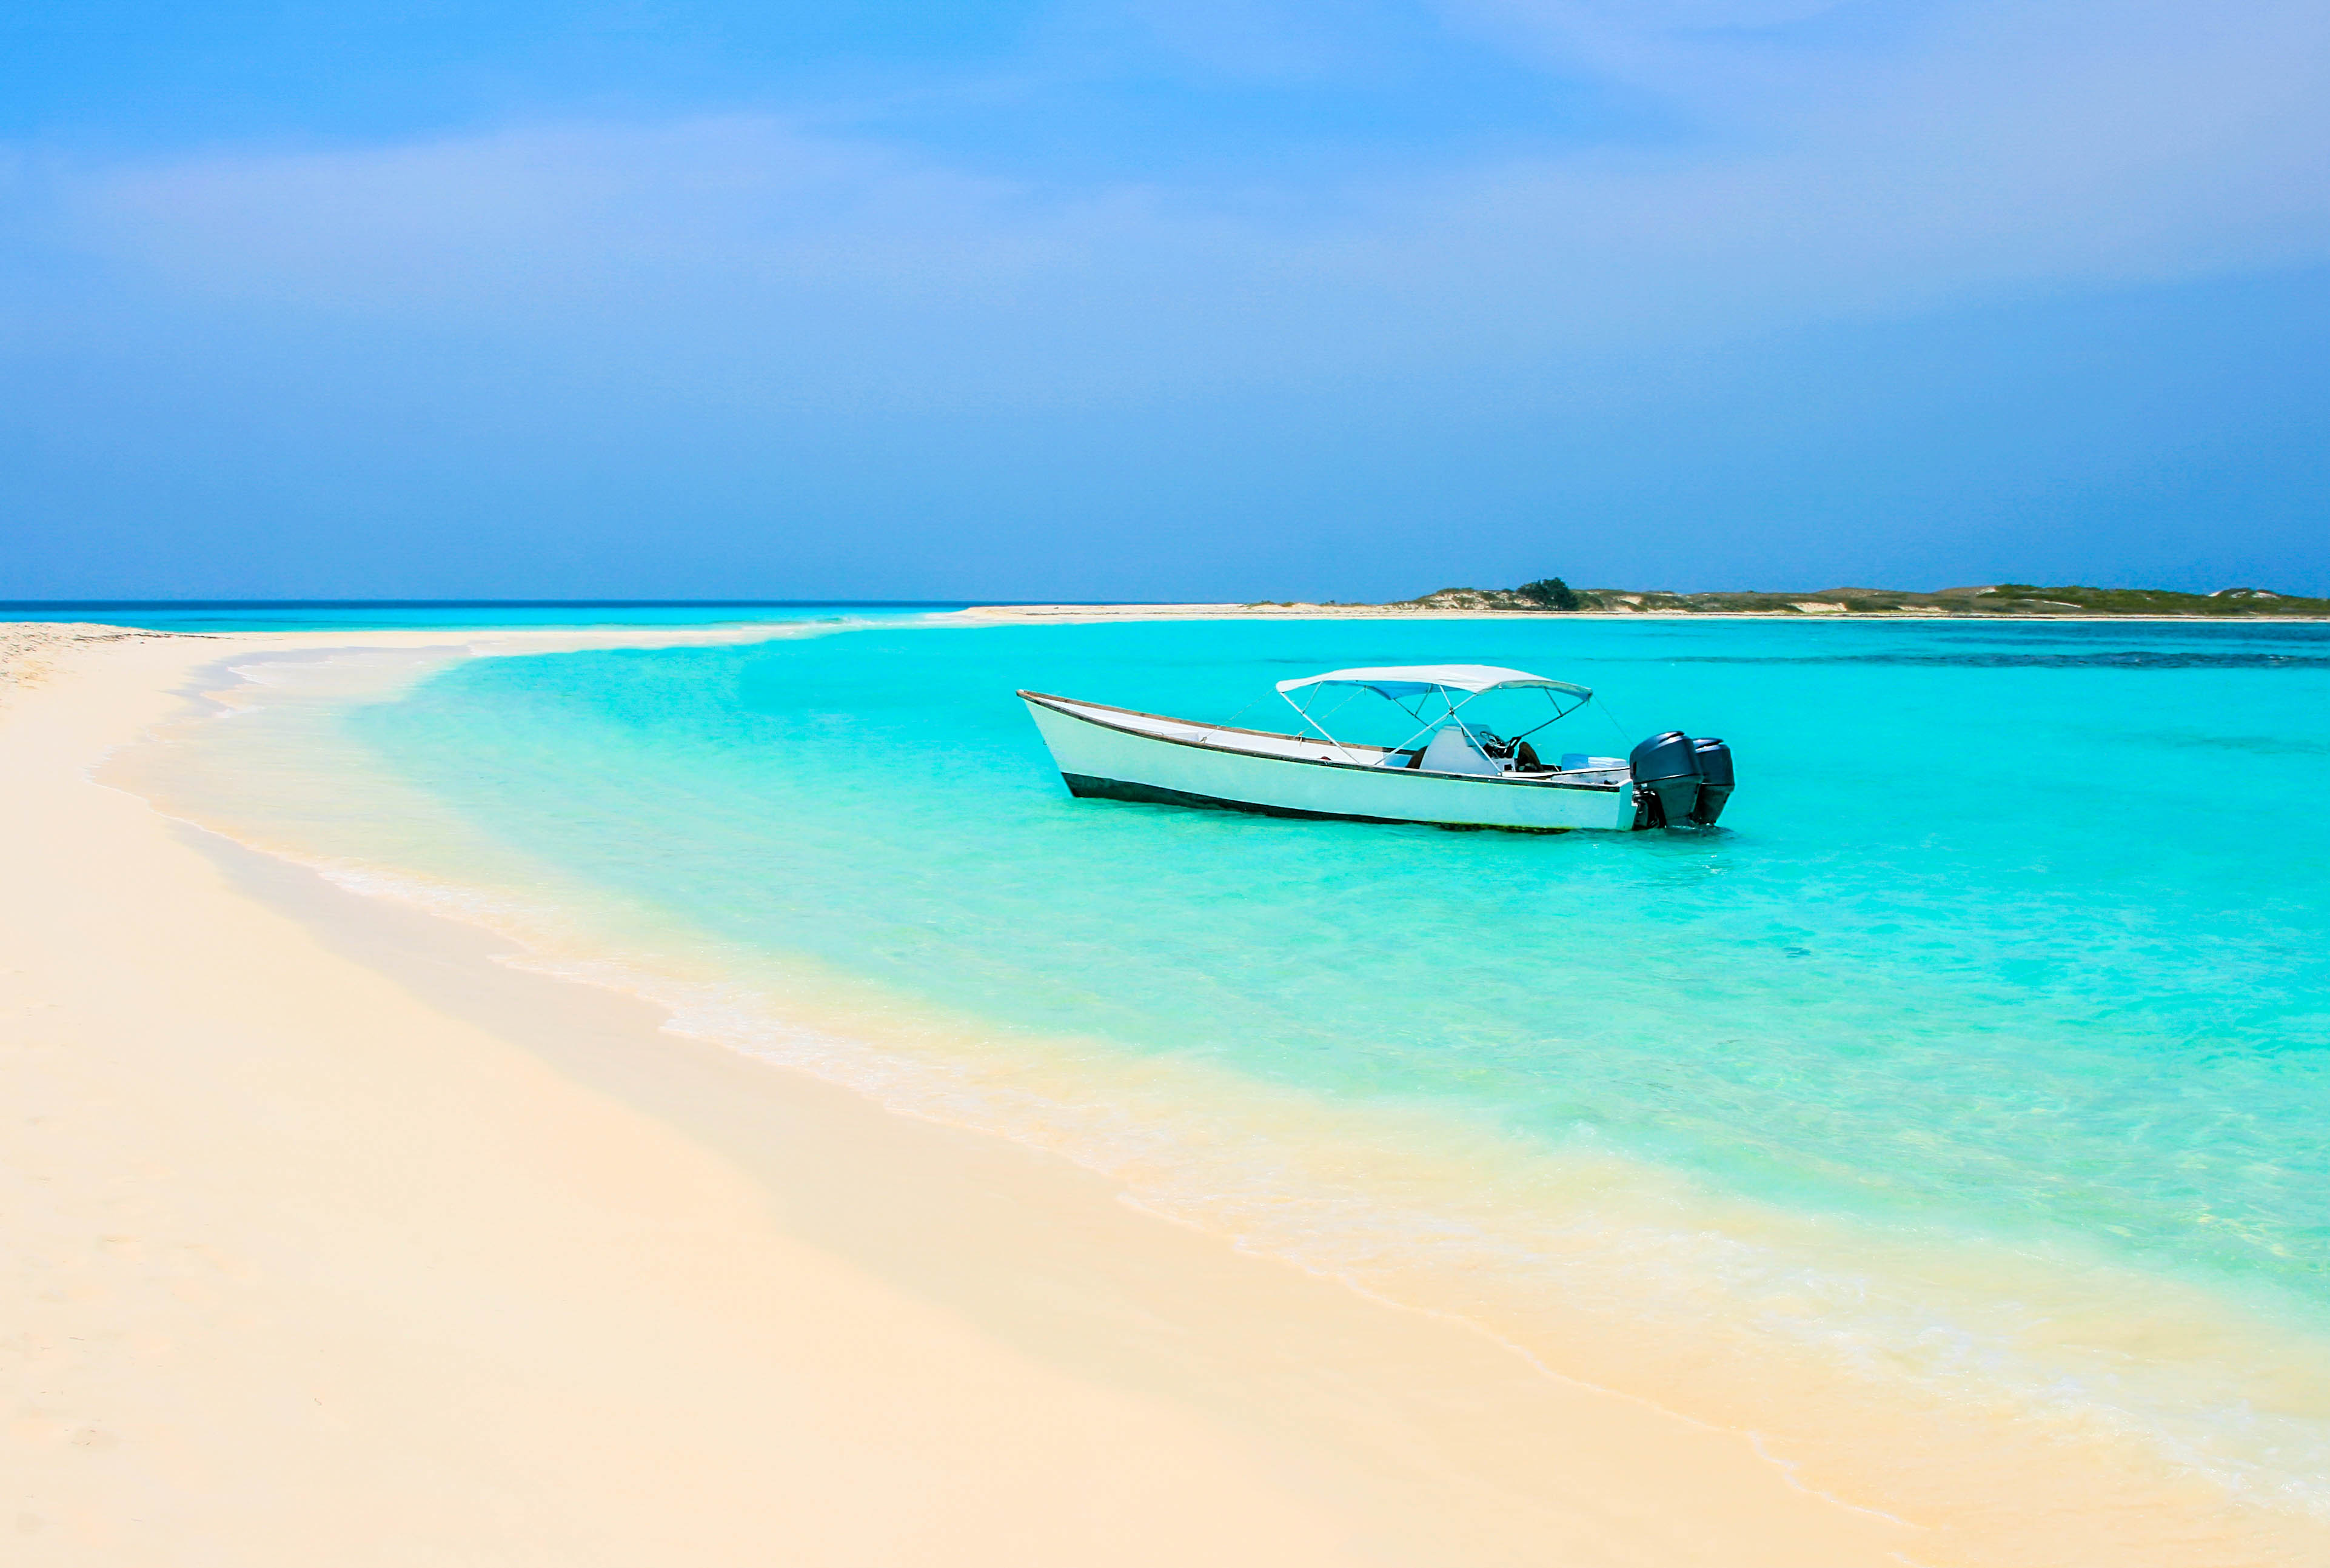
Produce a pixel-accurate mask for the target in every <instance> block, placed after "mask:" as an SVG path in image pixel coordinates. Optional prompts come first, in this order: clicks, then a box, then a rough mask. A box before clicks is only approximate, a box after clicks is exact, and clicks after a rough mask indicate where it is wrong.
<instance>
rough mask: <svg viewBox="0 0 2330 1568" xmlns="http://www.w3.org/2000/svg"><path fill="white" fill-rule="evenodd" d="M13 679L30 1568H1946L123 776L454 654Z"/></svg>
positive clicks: (67, 667)
mask: <svg viewBox="0 0 2330 1568" xmlns="http://www.w3.org/2000/svg"><path fill="white" fill-rule="evenodd" d="M7 630H8V632H9V640H8V641H6V642H5V644H0V646H5V649H6V651H7V657H8V659H9V660H10V664H11V668H12V670H14V671H15V672H17V673H18V674H19V675H21V676H22V677H23V679H18V680H15V681H14V682H12V683H11V684H10V685H8V686H7V687H5V688H0V821H5V824H6V825H5V832H0V889H5V897H0V952H5V957H0V986H5V1002H0V1018H5V1024H0V1062H5V1084H4V1085H0V1101H5V1104H6V1106H7V1107H9V1112H10V1114H9V1115H8V1116H7V1117H5V1121H0V1128H5V1130H0V1167H5V1179H6V1182H7V1190H8V1202H7V1203H6V1205H5V1228H6V1234H5V1248H0V1252H5V1258H6V1259H7V1264H6V1267H7V1269H8V1286H9V1290H8V1298H9V1301H10V1304H11V1307H12V1312H11V1322H10V1327H9V1335H8V1345H9V1347H10V1350H11V1354H10V1355H9V1357H8V1360H7V1364H6V1373H5V1382H6V1386H5V1401H6V1405H7V1420H6V1422H5V1430H6V1439H5V1442H6V1447H5V1454H6V1464H5V1487H6V1491H7V1497H6V1499H5V1504H6V1508H5V1511H6V1514H7V1516H8V1517H7V1519H6V1521H5V1524H0V1534H5V1538H6V1539H7V1540H8V1541H9V1542H10V1544H11V1546H12V1551H11V1553H10V1554H9V1561H11V1562H13V1563H25V1564H28V1565H42V1568H45V1565H49V1564H99V1563H103V1564H109V1565H115V1564H181V1563H183V1564H232V1565H235V1568H244V1565H260V1564H270V1563H284V1564H293V1563H296V1564H301V1565H303V1568H304V1565H311V1564H316V1563H395V1564H405V1563H415V1564H417V1563H430V1564H457V1563H458V1564H469V1563H479V1564H483V1563H497V1564H504V1563H507V1564H517V1563H542V1564H560V1565H562V1568H569V1565H575V1564H584V1563H608V1564H615V1563H625V1564H638V1563H704V1564H726V1563H738V1564H741V1563H767V1562H783V1563H792V1564H825V1563H834V1564H844V1563H847V1564H876V1563H949V1564H953V1563H1012V1564H1018V1565H1026V1564H1045V1563H1052V1564H1094V1563H1174V1564H1189V1563H1271V1564H1286V1563H1402V1564H1412V1563H1447V1564H1488V1563H1563V1564H1580V1565H1584V1564H1601V1563H1611V1564H1617V1563H1639V1564H1659V1565H1661V1568H1678V1565H1683V1564H1702V1563H1703V1564H1757V1563H1768V1564H1773V1565H1775V1568H1783V1565H1785V1568H1814V1565H1822V1564H1840V1565H1842V1564H1871V1565H1875V1564H1886V1563H1903V1562H1913V1561H1937V1559H1934V1558H1931V1557H1928V1556H1925V1555H1921V1548H1920V1545H1919V1543H1920V1540H1921V1538H1926V1533H1925V1532H1924V1531H1921V1530H1920V1529H1919V1528H1918V1527H1917V1526H1916V1525H1909V1524H1904V1523H1902V1522H1899V1521H1893V1520H1889V1519H1887V1518H1884V1517H1881V1516H1876V1515H1874V1514H1871V1513H1870V1512H1866V1511H1861V1510H1857V1509H1854V1508H1852V1507H1849V1506H1843V1505H1842V1504H1841V1503H1839V1502H1837V1501H1834V1500H1832V1499H1828V1498H1825V1497H1820V1496H1817V1495H1814V1494H1813V1493H1811V1492H1809V1491H1806V1490H1804V1489H1801V1488H1799V1487H1797V1486H1795V1484H1794V1483H1793V1482H1792V1480H1791V1478H1790V1477H1789V1475H1788V1473H1787V1472H1786V1471H1785V1469H1784V1468H1781V1467H1780V1466H1778V1465H1776V1464H1774V1463H1771V1462H1767V1461H1766V1459H1763V1458H1761V1457H1759V1455H1758V1453H1757V1449H1756V1447H1755V1445H1754V1443H1753V1441H1752V1440H1751V1439H1750V1437H1749V1436H1748V1434H1745V1433H1742V1432H1736V1431H1723V1430H1710V1429H1709V1428H1706V1427H1703V1426H1699V1425H1695V1424H1693V1423H1691V1422H1687V1421H1682V1420H1681V1419H1679V1418H1676V1417H1673V1416H1671V1415H1669V1414H1666V1413H1664V1412H1662V1411H1658V1410H1655V1409H1653V1408H1651V1407H1649V1406H1647V1405H1644V1404H1643V1403H1640V1402H1634V1401H1632V1400H1629V1399H1626V1398H1623V1397H1620V1396H1618V1395H1615V1394H1612V1393H1606V1392H1598V1391H1596V1390H1592V1389H1588V1388H1584V1387H1580V1386H1577V1385H1575V1384H1572V1383H1566V1382H1563V1381H1561V1380H1559V1379H1558V1378H1555V1377H1552V1376H1550V1375H1548V1374H1547V1373H1544V1372H1542V1371H1540V1370H1539V1369H1538V1368H1536V1367H1534V1366H1532V1365H1531V1364H1530V1363H1529V1362H1527V1361H1526V1360H1524V1359H1523V1358H1521V1357H1520V1356H1519V1355H1517V1354H1513V1353H1512V1352H1511V1351H1510V1350H1508V1349H1506V1348H1504V1347H1502V1346H1501V1345H1497V1344H1494V1343H1492V1342H1491V1341H1490V1340H1488V1339H1487V1338H1485V1337H1483V1336H1482V1335H1478V1334H1476V1333H1474V1332H1473V1331H1471V1330H1469V1329H1468V1328H1466V1327H1465V1326H1463V1325H1460V1324H1456V1323H1454V1322H1450V1321H1446V1320H1442V1319H1438V1318H1435V1317H1431V1316H1424V1315H1420V1314H1415V1313H1409V1312H1406V1311H1402V1310H1399V1309H1397V1308H1394V1307H1388V1306H1386V1305H1384V1304H1381V1303H1379V1302H1377V1301H1374V1300H1370V1299H1368V1298H1366V1297H1361V1296H1360V1295H1359V1294H1357V1293H1355V1292H1352V1291H1350V1290H1348V1289H1346V1288H1343V1287H1341V1286H1340V1285H1338V1284H1336V1283H1334V1282H1332V1281H1329V1280H1325V1279H1321V1278H1313V1277H1311V1276H1307V1275H1305V1274H1302V1273H1301V1272H1298V1271H1296V1270H1294V1269H1291V1268H1288V1267H1285V1266H1283V1265H1280V1264H1277V1263H1274V1262H1270V1261H1267V1260H1264V1259H1255V1258H1252V1257H1248V1256H1245V1255H1242V1254H1240V1253H1239V1252H1237V1251H1236V1250H1234V1249H1233V1248H1232V1247H1231V1246H1229V1245H1228V1244H1227V1242H1226V1241H1224V1240H1221V1239H1218V1238H1216V1237H1212V1236H1208V1235H1205V1234H1201V1233H1198V1232H1196V1231H1189V1230H1187V1229H1183V1228H1180V1227H1177V1226H1174V1225H1170V1224H1168V1223H1166V1222H1165V1221H1160V1220H1157V1219H1155V1218H1152V1217H1151V1216H1149V1215H1147V1214H1144V1213H1141V1212H1136V1211H1134V1210H1132V1208H1130V1207H1128V1206H1127V1205H1125V1204H1124V1203H1122V1202H1119V1201H1118V1195H1117V1193H1115V1192H1114V1191H1113V1188H1112V1187H1111V1186H1110V1184H1109V1183H1106V1182H1103V1181H1102V1180H1100V1179H1099V1178H1097V1177H1094V1176H1093V1175H1090V1174H1086V1173H1084V1172H1082V1171H1079V1170H1077V1169H1075V1168H1074V1167H1072V1166H1069V1165H1067V1164H1066V1163H1064V1162H1062V1161H1059V1160H1056V1159H1055V1158H1052V1157H1050V1156H1047V1155H1039V1154H1037V1153H1033V1152H1031V1151H1028V1150H1025V1149H1022V1148H1019V1147H1017V1146H1014V1145H1009V1144H1005V1143H1002V1142H1000V1141H998V1140H994V1139H990V1138H985V1137H980V1136H974V1135H971V1134H969V1133H964V1132H960V1131H957V1130H955V1129H952V1128H948V1127H944V1126H934V1125H932V1124H928V1123H925V1122H921V1121H914V1120H910V1119H907V1118H905V1117H898V1116H895V1115H892V1114H889V1113H887V1112H885V1111H883V1110H881V1109H879V1108H877V1107H874V1106H873V1105H871V1104H870V1103H869V1102H867V1101H865V1100H862V1099H859V1098H856V1097H854V1096H852V1095H850V1094H848V1093H847V1092H844V1091H842V1090H840V1089H838V1088H832V1087H829V1086H827V1085H824V1084H821V1083H819V1082H816V1081H814V1080H811V1079H808V1078H805V1077H802V1076H800V1075H798V1074H794V1073H791V1072H788V1071H784V1070H781V1069H775V1068H772V1067H769V1066H766V1065H764V1064H759V1063H754V1062H751V1061H748V1060H744V1059H742V1058H738V1057H732V1056H729V1055H726V1054H724V1053H722V1052H721V1051H719V1050H715V1049H713V1048H711V1047H707V1046H704V1045H700V1044H698V1043H696V1042H691V1041H686V1040H681V1039H677V1038H675V1037H673V1036H671V1035H668V1034H661V1033H658V1028H657V1026H658V1022H659V1020H658V1017H657V1016H656V1015H655V1014H654V1012H652V1011H650V1010H649V1008H647V1007H646V1006H644V1005H643V1004H638V1003H627V1002H624V1001H622V1000H620V999H619V998H615V997H612V996H611V995H610V994H608V993H601V992H598V991H594V990H588V989H585V988H582V987H580V986H575V985H572V984H566V983H564V982H560V981H555V980H551V979H547V978H544V977H540V976H535V975H529V974H522V973H517V972H515V971H513V970H511V969H509V968H508V967H507V966H504V965H497V964H495V963H494V962H492V956H493V954H494V952H495V951H496V942H495V939H493V938H490V937H488V936H485V935H484V934H482V933H479V932H477V931H473V930H470V929H469V928H466V927H458V926H453V925H450V924H448V923H446V922H444V921H441V920H439V919H437V918H435V917H428V916H423V915H421V914H419V913H417V912H414V911H412V910H410V909H406V908H402V907H399V906H396V905H393V904H390V903H386V902H384V901H381V900H376V899H366V898H358V897H356V896H355V895H352V894H349V893H346V892H344V891H341V890H338V889H334V888H332V887H330V886H328V885H327V884H326V883H325V882H323V881H322V880H321V879H318V878H317V877H316V876H314V875H313V874H312V873H310V872H308V871H306V870H299V869H298V868H295V867H291V866H289V865H287V864H284V863H281V862H278V861H273V860H266V859H264V858H262V857H260V856H258V855H255V854H253V853H251V852H250V851H243V850H241V849H239V848H237V847H235V846H232V845H229V844H226V843H224V842H223V841H218V840H216V839H214V838H213V837H212V836H210V835H207V834H204V833H202V832H197V831H195V830H193V829H191V828H188V827H185V826H184V825H182V824H178V823H175V822H169V821H167V820H165V819H164V818H162V817H161V816H159V815H157V814H156V813H155V812H154V811H153V810H152V809H150V808H149V807H148V806H147V804H146V803H144V802H143V801H141V800H139V799H137V798H136V797H134V796H132V795H130V794H125V793H122V792H120V791H118V790H116V789H112V788H108V787H105V786H103V785H100V784H96V783H94V782H92V781H91V779H90V768H91V766H92V765H93V764H95V763H96V762H98V761H99V759H100V758H102V757H103V756H104V755H106V753H107V752H108V751H109V749H110V748H113V747H116V746H120V745H121V744H123V743H124V742H126V741H128V740H130V739H131V738H133V737H134V736H137V734H138V733H139V732H140V731H141V730H142V729H143V728H144V727H147V726H148V725H150V724H152V723H154V722H156V720H159V719H162V718H164V717H167V716H169V715H172V714H173V713H175V712H178V711H181V710H182V709H183V708H184V706H185V698H184V697H183V696H182V695H180V694H181V693H182V692H184V691H185V690H186V689H188V687H189V684H190V683H191V682H194V681H195V680H196V679H197V676H198V673H199V672H200V671H202V670H204V669H205V668H206V667H210V666H213V665H216V664H217V663H218V662H219V661H220V660H223V659H224V658H227V657H230V656H232V655H234V654H236V653H239V652H242V651H248V650H251V649H257V648H281V647H295V646H302V645H307V646H333V645H349V644H355V643H365V644H368V645H385V644H405V645H414V644H426V643H430V642H432V641H433V642H445V641H465V640H466V639H464V638H462V637H461V636H460V635H459V634H455V633H418V632H399V633H382V634H377V635H369V634H341V633H330V634H324V633H302V634H296V635H295V634H279V635H273V636H268V635H256V634H252V635H242V634H238V635H236V636H233V637H215V638H197V637H164V636H137V637H124V636H121V635H119V634H118V633H115V632H109V631H98V632H90V633H84V634H76V633H74V632H70V631H66V632H60V631H57V630H55V629H21V628H12V629H7ZM746 634H749V633H739V632H719V633H709V634H707V633H703V632H677V633H668V634H660V635H659V634H654V633H649V634H645V635H642V634H639V633H628V634H623V635H622V636H621V637H620V640H621V641H660V640H665V639H666V638H667V637H668V638H678V637H688V636H704V635H723V636H729V635H746ZM609 640H615V639H609ZM492 641H496V642H498V643H502V644H505V645H519V644H525V643H529V642H531V643H539V644H540V645H542V646H552V645H561V644H564V645H571V644H572V643H573V642H574V641H576V639H575V638H574V637H573V635H571V634H549V633H507V634H505V633H497V634H495V636H494V638H493V639H492Z"/></svg>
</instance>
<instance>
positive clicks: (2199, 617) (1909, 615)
mask: <svg viewBox="0 0 2330 1568" xmlns="http://www.w3.org/2000/svg"><path fill="white" fill-rule="evenodd" d="M958 613H960V614H962V615H964V616H967V617H970V618H971V619H973V620H980V621H1038V622H1068V621H1170V620H1195V619H1206V618H1214V619H1222V618H1231V617H1236V618H1247V617H1255V618H1259V617H1269V618H1273V619H1276V618H1279V617H1285V618H1287V619H1291V620H1302V619H1316V618H1320V617H1336V618H1351V619H1360V618H1373V617H1385V618H1388V617H1392V616H1397V615H1452V616H1453V615H1505V614H1511V615H1565V614H1567V615H1773V616H1797V617H1809V618H1818V617H1823V616H1825V617H1829V618H1832V619H1834V618H1846V617H1852V616H1856V615H1858V616H1864V617H1869V616H1880V615H1881V616H1892V617H1895V618H1897V619H1918V620H1940V619H1946V618H1948V617H1951V616H1960V617H1965V618H1969V619H1972V618H1977V617H1988V616H2010V617H2013V618H2014V619H2016V620H2034V621H2036V620H2048V619H2055V620H2094V619H2097V618H2099V617H2115V616H2116V617H2123V618H2126V619H2128V620H2155V621H2157V620H2185V621H2330V599H2308V598H2305V597H2303V596H2301V595H2299V594H2276V593H2272V592H2269V591H2268V590H2267V589H2264V588H2220V589H2219V590H2217V592H2215V593H2213V594H2178V593H2173V592H2171V591H2170V590H2168V589H2166V588H2083V587H2076V586H2075V587H2061V588H2041V587H2034V586H2032V584H2028V583H1992V584H1986V585H1984V586H1982V587H1976V588H1944V589H1941V590H1940V591H1938V592H1937V593H1932V594H1918V593H1912V592H1910V591H1909V590H1908V589H1906V588H1822V589H1818V590H1815V591H1812V592H1807V593H1789V594H1766V593H1760V592H1749V591H1745V590H1741V591H1737V592H1726V593H1719V594H1675V593H1670V592H1668V591H1667V590H1666V589H1663V588H1573V587H1571V586H1570V585H1569V584H1567V583H1565V582H1563V581H1562V580H1561V579H1560V578H1558V577H1544V578H1540V579H1539V580H1538V581H1537V582H1534V583H1524V584H1521V585H1520V587H1518V588H1443V589H1441V590H1439V591H1438V592H1437V593H1433V594H1422V595H1420V596H1419V597H1416V598H1414V599H1395V600H1392V601H1391V602H1389V603H1365V602H1351V601H1346V600H1340V599H1329V600H1325V601H1323V602H1316V603H1314V602H1312V601H1308V600H1296V601H1289V600H1278V599H1259V600H1251V601H1248V602H1246V603H1207V604H1159V603H1124V604H975V605H972V606H971V607H970V608H969V609H966V610H962V611H960V612H958Z"/></svg>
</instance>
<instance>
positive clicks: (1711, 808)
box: [1691, 736, 1731, 828]
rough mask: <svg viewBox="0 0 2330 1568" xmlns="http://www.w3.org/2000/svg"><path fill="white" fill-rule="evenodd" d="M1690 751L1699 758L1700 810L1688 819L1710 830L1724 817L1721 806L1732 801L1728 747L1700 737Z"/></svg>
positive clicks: (1693, 743)
mask: <svg viewBox="0 0 2330 1568" xmlns="http://www.w3.org/2000/svg"><path fill="white" fill-rule="evenodd" d="M1691 754H1692V755H1694V756H1696V757H1697V758H1698V759H1699V809H1698V810H1696V811H1694V812H1692V813H1691V821H1692V822H1697V823H1698V824H1699V825H1700V827H1702V828H1711V827H1713V826H1714V825H1715V819H1716V818H1718V817H1719V816H1721V815H1722V814H1723V803H1724V802H1726V801H1728V800H1729V799H1730V798H1731V748H1730V747H1729V746H1726V745H1724V744H1723V743H1722V742H1721V741H1719V740H1713V739H1710V738H1709V737H1708V736H1700V737H1699V738H1698V739H1697V740H1694V741H1692V742H1691Z"/></svg>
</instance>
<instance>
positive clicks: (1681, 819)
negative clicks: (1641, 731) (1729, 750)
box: [1626, 729, 1731, 828]
mask: <svg viewBox="0 0 2330 1568" xmlns="http://www.w3.org/2000/svg"><path fill="white" fill-rule="evenodd" d="M1730 760H1731V759H1730V757H1729V755H1728V754H1727V755H1726V756H1725V757H1724V762H1725V765H1726V766H1725V770H1724V771H1725V773H1726V774H1727V781H1726V782H1727V783H1728V782H1729V779H1728V775H1729V772H1730V769H1729V763H1730ZM1626 765H1627V766H1628V767H1630V768H1632V769H1634V798H1635V800H1636V801H1637V802H1639V803H1641V806H1642V810H1641V811H1640V812H1639V813H1637V814H1636V816H1635V819H1634V821H1635V825H1636V826H1638V827H1646V828H1663V827H1678V828H1679V827H1681V826H1682V825H1683V823H1685V822H1690V821H1691V820H1692V813H1695V812H1697V811H1698V810H1699V790H1700V776H1699V754H1698V753H1697V752H1696V751H1695V750H1693V749H1692V742H1691V736H1687V735H1685V734H1684V733H1683V732H1682V731H1681V730H1679V729H1671V730H1669V731H1667V732H1666V733H1665V734H1664V735H1654V736H1651V738H1650V739H1648V740H1646V741H1644V742H1643V744H1642V745H1640V746H1636V747H1635V748H1634V750H1633V751H1632V752H1631V753H1629V754H1628V755H1627V757H1626ZM1725 793H1726V794H1729V791H1728V790H1727V791H1726V792H1725ZM1717 809H1718V810H1721V809H1722V808H1721V807H1720V806H1719V807H1717Z"/></svg>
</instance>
